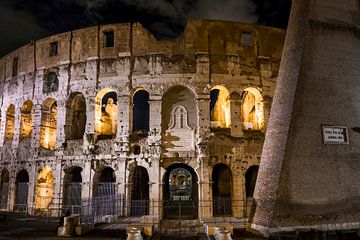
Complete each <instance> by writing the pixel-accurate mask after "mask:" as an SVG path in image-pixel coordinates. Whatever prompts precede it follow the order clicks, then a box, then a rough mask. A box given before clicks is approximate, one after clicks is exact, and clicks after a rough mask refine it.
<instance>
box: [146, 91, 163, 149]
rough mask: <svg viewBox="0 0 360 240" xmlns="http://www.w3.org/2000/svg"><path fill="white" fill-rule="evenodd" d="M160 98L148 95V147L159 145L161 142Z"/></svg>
mask: <svg viewBox="0 0 360 240" xmlns="http://www.w3.org/2000/svg"><path fill="white" fill-rule="evenodd" d="M161 98H162V97H161V96H153V95H150V99H149V114H150V116H149V121H150V122H149V130H150V132H149V137H148V140H149V145H154V144H159V141H160V140H161V104H162V100H161Z"/></svg>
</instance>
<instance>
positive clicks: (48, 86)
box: [43, 72, 59, 93]
mask: <svg viewBox="0 0 360 240" xmlns="http://www.w3.org/2000/svg"><path fill="white" fill-rule="evenodd" d="M58 89H59V79H58V77H57V74H56V73H55V72H49V73H48V74H47V75H46V78H45V79H44V84H43V93H49V92H56V91H57V90H58Z"/></svg>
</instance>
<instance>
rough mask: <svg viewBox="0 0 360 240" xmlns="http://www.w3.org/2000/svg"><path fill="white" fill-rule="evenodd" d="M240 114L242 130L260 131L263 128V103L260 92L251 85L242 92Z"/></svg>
mask: <svg viewBox="0 0 360 240" xmlns="http://www.w3.org/2000/svg"><path fill="white" fill-rule="evenodd" d="M241 115H242V121H243V130H245V131H260V130H263V128H264V103H263V97H262V96H261V92H260V91H259V90H258V89H256V88H253V87H249V88H246V89H245V90H244V92H243V94H242V104H241Z"/></svg>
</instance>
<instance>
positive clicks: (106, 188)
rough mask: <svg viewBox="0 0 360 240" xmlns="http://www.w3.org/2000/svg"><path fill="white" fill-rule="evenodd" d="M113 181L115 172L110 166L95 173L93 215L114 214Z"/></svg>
mask: <svg viewBox="0 0 360 240" xmlns="http://www.w3.org/2000/svg"><path fill="white" fill-rule="evenodd" d="M115 181H116V178H115V172H114V170H113V169H112V168H110V167H106V168H104V169H103V170H102V171H101V172H98V173H96V175H95V181H94V193H93V195H94V206H95V208H94V210H95V211H96V212H95V214H94V215H95V217H102V216H105V215H114V214H116V212H117V208H116V207H117V206H116V191H115Z"/></svg>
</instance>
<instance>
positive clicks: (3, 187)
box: [0, 170, 9, 209]
mask: <svg viewBox="0 0 360 240" xmlns="http://www.w3.org/2000/svg"><path fill="white" fill-rule="evenodd" d="M8 194H9V172H8V171H7V170H4V171H3V172H2V173H1V179H0V197H1V199H0V209H6V208H7V203H8Z"/></svg>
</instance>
